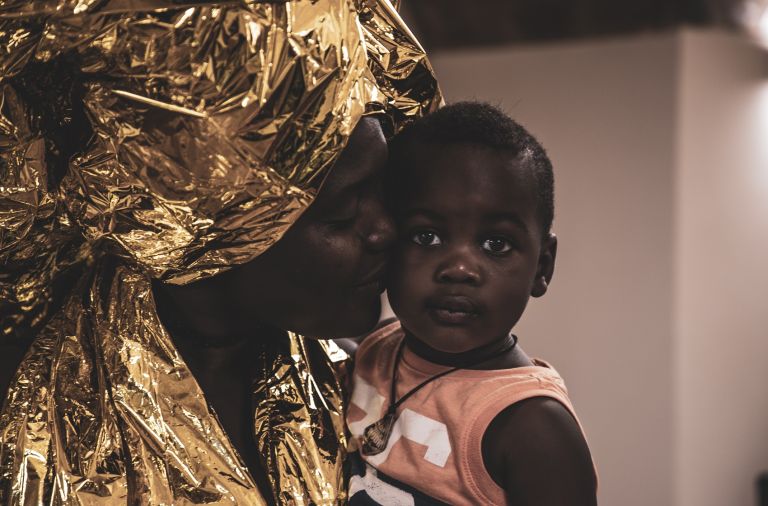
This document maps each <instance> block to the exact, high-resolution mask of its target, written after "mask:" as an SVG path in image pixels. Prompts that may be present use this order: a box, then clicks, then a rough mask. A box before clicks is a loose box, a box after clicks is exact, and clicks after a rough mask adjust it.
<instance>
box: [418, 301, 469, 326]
mask: <svg viewBox="0 0 768 506" xmlns="http://www.w3.org/2000/svg"><path fill="white" fill-rule="evenodd" d="M426 306H427V312H428V314H429V315H430V317H432V319H433V320H434V321H435V322H436V323H438V324H442V325H467V324H469V323H471V322H472V321H474V320H475V319H476V318H477V317H478V316H479V314H480V309H479V307H478V305H477V304H476V303H475V301H474V300H472V299H471V298H469V297H466V296H464V295H441V296H435V297H429V298H428V299H427V304H426Z"/></svg>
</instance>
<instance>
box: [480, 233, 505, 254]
mask: <svg viewBox="0 0 768 506" xmlns="http://www.w3.org/2000/svg"><path fill="white" fill-rule="evenodd" d="M483 249H484V250H486V251H488V252H490V253H495V254H500V253H506V252H507V251H509V250H511V249H512V244H510V242H509V241H508V240H506V239H504V238H502V237H492V238H490V239H486V240H485V241H483Z"/></svg>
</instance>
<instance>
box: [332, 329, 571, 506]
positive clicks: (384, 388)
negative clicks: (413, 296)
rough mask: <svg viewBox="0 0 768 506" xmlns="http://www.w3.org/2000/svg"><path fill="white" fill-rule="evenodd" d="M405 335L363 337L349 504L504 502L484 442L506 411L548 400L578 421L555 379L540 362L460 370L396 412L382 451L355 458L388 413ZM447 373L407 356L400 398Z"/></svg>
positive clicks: (353, 411) (350, 416)
mask: <svg viewBox="0 0 768 506" xmlns="http://www.w3.org/2000/svg"><path fill="white" fill-rule="evenodd" d="M402 339H403V331H402V329H401V327H400V323H399V322H394V323H392V324H390V325H387V326H385V327H383V328H381V329H379V330H378V331H376V332H374V333H373V334H371V335H370V336H368V337H367V338H366V339H365V340H364V341H363V343H362V344H361V345H360V347H359V348H358V350H357V353H356V355H355V369H354V374H353V389H352V399H351V405H350V407H349V410H348V411H347V424H348V426H349V430H350V432H351V434H352V438H351V439H352V448H351V450H352V451H350V457H349V473H350V482H349V497H350V502H349V504H350V505H352V506H356V505H371V504H385V505H387V506H400V505H408V506H426V505H436V504H452V505H477V504H499V505H503V504H506V500H505V493H504V490H503V489H502V488H501V487H499V485H497V484H496V482H495V481H493V479H492V478H491V476H490V475H489V474H488V471H487V470H486V468H485V464H484V463H483V455H482V449H481V444H482V438H483V434H484V433H485V431H486V429H487V428H488V425H489V424H490V423H491V421H492V420H493V419H494V417H495V416H496V415H498V414H499V413H500V412H501V411H502V410H503V409H505V408H506V407H508V406H510V405H512V404H514V403H516V402H520V401H522V400H524V399H529V398H531V397H550V398H553V399H556V400H557V401H559V402H560V403H562V404H563V406H565V407H566V408H567V409H568V410H569V411H570V412H571V414H573V415H574V417H575V416H576V415H575V413H574V410H573V406H572V405H571V402H570V400H569V399H568V393H567V390H566V388H565V384H564V383H563V380H562V378H561V377H560V375H559V374H558V373H557V371H555V370H554V369H553V368H552V367H550V366H549V365H548V364H546V363H545V362H542V361H538V360H537V361H535V364H536V365H533V366H529V367H518V368H514V369H502V370H472V369H459V370H457V371H455V372H452V373H450V374H448V375H446V376H444V377H442V378H439V379H437V380H435V381H432V382H430V383H428V384H427V385H426V386H424V387H423V388H422V389H421V390H419V391H417V392H416V393H415V394H413V396H411V397H410V398H409V399H408V400H406V401H405V402H404V403H403V404H401V405H400V407H399V408H398V410H397V415H398V416H397V420H396V422H395V424H394V426H393V428H392V432H391V435H390V439H389V442H388V444H387V447H386V449H385V450H384V451H383V452H382V453H380V454H378V455H372V456H366V455H362V454H361V453H359V451H358V448H359V446H360V438H361V436H362V434H363V431H364V430H365V428H366V427H367V426H368V425H370V424H372V423H374V422H376V421H377V420H379V419H380V418H381V417H382V416H383V415H384V414H385V412H386V410H387V408H388V407H389V396H390V385H391V382H392V367H393V365H394V361H395V355H396V354H397V349H398V347H399V344H400V342H401V340H402ZM445 369H446V367H445V366H442V365H438V364H434V363H432V362H428V361H426V360H424V359H422V358H420V357H419V356H417V355H415V354H414V353H412V352H411V351H410V350H408V349H407V348H406V349H405V350H404V352H403V355H402V358H401V360H400V364H399V366H398V382H397V398H398V399H399V398H400V397H402V396H403V395H404V394H406V393H407V392H408V391H409V390H411V388H413V387H415V386H416V385H418V384H419V383H421V382H422V381H424V380H425V379H427V378H429V377H431V376H433V375H435V374H437V373H439V372H441V371H444V370H445Z"/></svg>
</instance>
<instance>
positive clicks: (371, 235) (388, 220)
mask: <svg viewBox="0 0 768 506" xmlns="http://www.w3.org/2000/svg"><path fill="white" fill-rule="evenodd" d="M364 212H365V213H366V214H367V220H366V221H367V222H368V223H367V224H368V226H367V227H366V232H365V243H366V246H367V247H368V249H369V250H371V251H374V252H377V253H378V252H381V251H385V250H387V249H389V247H390V246H392V243H393V242H394V241H395V237H396V233H395V223H394V221H393V220H392V217H391V216H390V215H389V213H388V212H387V211H386V209H385V208H384V204H383V203H382V202H381V200H379V199H375V202H370V204H369V205H368V206H366V209H365V210H364Z"/></svg>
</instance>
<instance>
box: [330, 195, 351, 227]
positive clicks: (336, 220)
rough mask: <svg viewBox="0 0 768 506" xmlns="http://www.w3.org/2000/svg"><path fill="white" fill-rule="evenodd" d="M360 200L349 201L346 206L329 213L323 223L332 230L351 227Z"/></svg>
mask: <svg viewBox="0 0 768 506" xmlns="http://www.w3.org/2000/svg"><path fill="white" fill-rule="evenodd" d="M359 204H360V198H359V197H358V198H355V199H354V200H350V201H349V203H348V204H346V205H344V206H342V207H341V208H340V209H337V210H335V211H334V212H333V213H330V216H328V217H327V218H326V219H324V220H323V222H324V223H325V224H326V225H329V226H330V227H332V228H336V229H342V228H346V227H349V226H351V225H352V224H354V223H355V220H357V215H358V211H359V207H360V206H359Z"/></svg>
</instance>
